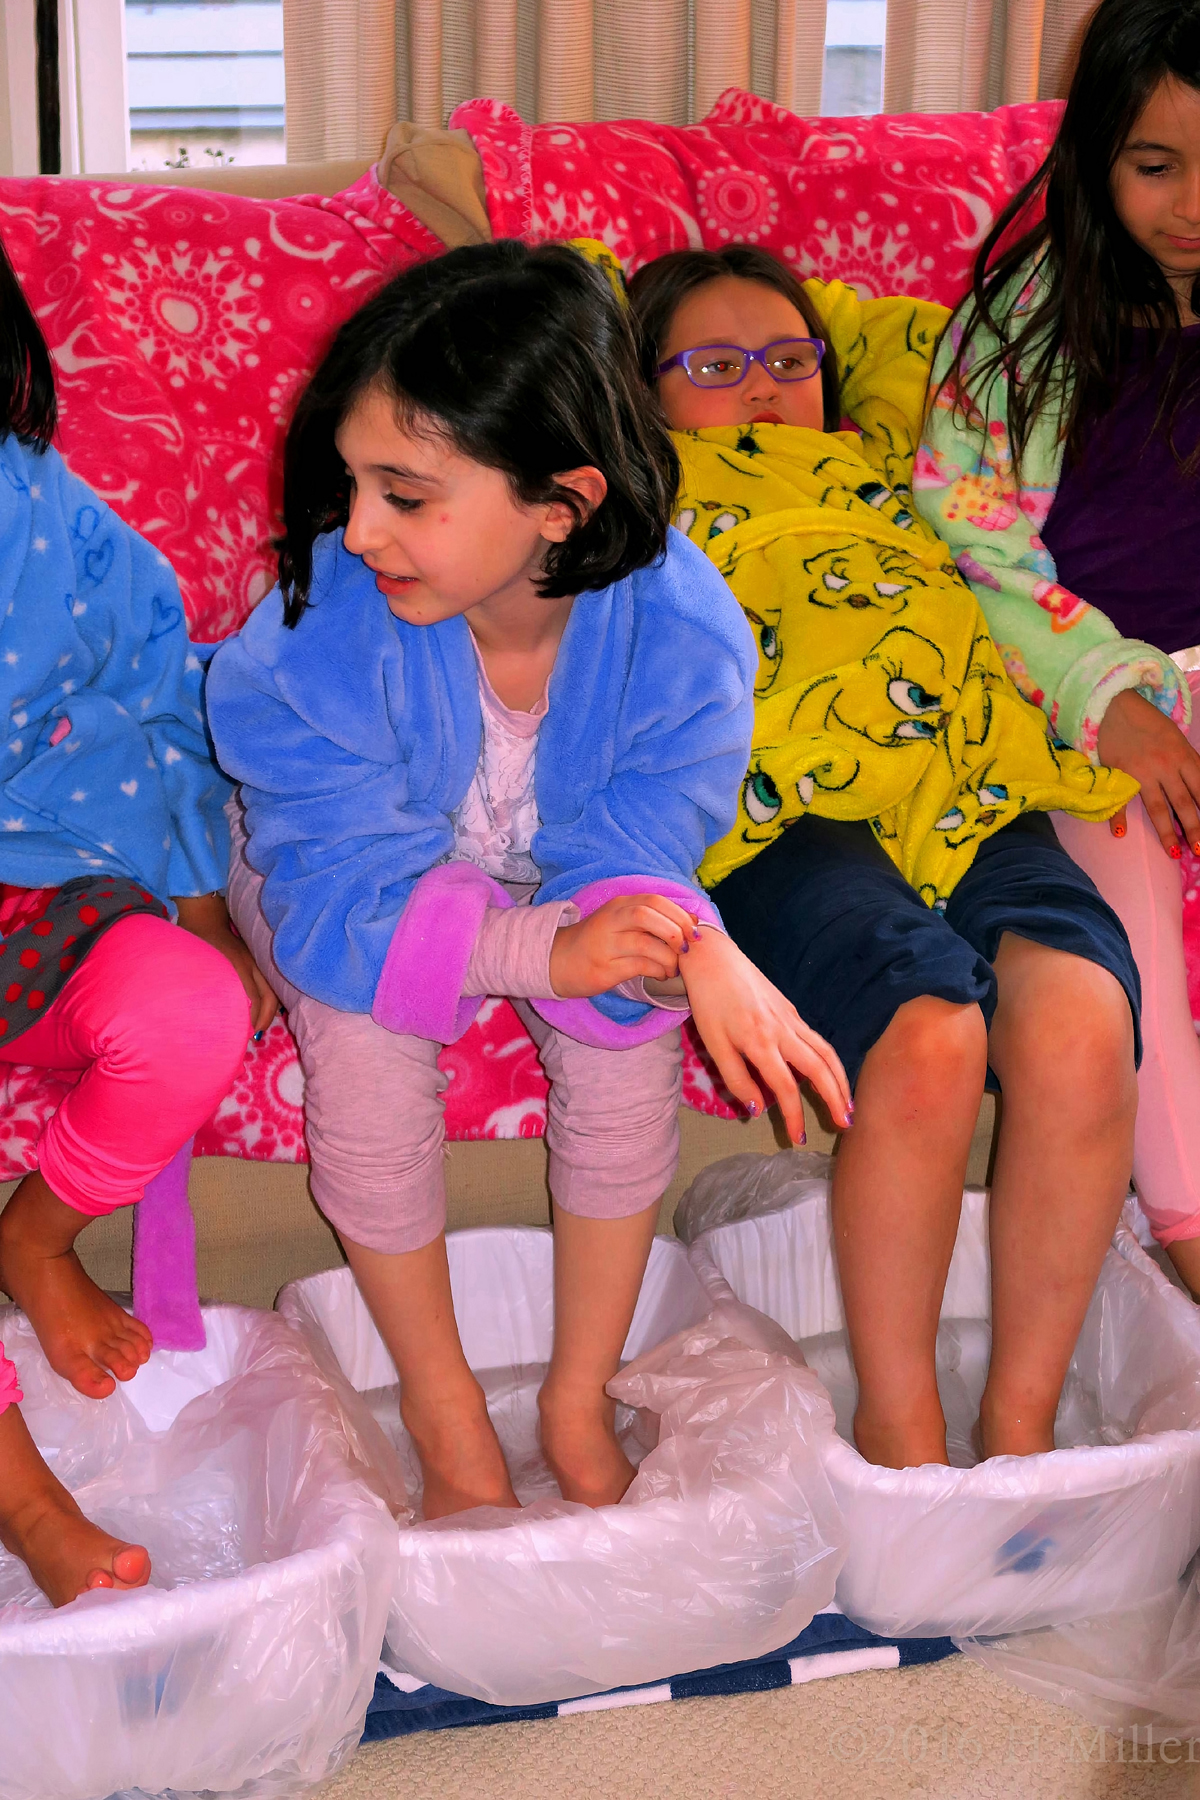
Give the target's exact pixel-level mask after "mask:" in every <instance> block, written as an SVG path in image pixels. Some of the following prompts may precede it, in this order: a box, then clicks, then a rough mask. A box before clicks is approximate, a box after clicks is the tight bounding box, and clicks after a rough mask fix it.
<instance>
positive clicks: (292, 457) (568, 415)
mask: <svg viewBox="0 0 1200 1800" xmlns="http://www.w3.org/2000/svg"><path fill="white" fill-rule="evenodd" d="M376 387H378V388H382V390H383V391H384V392H385V393H386V394H388V395H390V396H391V398H392V399H393V400H394V402H395V406H396V412H397V417H398V418H399V419H400V420H401V421H407V422H408V423H409V424H410V425H411V426H414V427H416V428H419V429H424V428H428V429H431V430H432V431H434V432H435V433H440V434H443V435H444V436H445V438H446V439H447V441H448V442H449V443H451V444H452V445H453V446H454V448H455V449H456V450H458V451H459V452H461V454H462V455H464V456H468V457H470V458H471V459H472V460H473V461H475V462H479V463H483V464H485V465H486V466H487V467H488V468H492V469H498V470H500V471H501V473H502V474H504V475H505V476H507V478H508V481H509V485H510V487H511V489H512V491H513V493H514V495H515V496H516V498H517V500H518V501H519V502H520V503H521V504H523V505H526V506H538V505H542V504H544V503H546V502H547V501H561V502H563V503H564V504H565V505H566V506H568V507H570V509H571V511H572V512H573V514H574V515H575V519H576V524H575V526H574V528H573V530H572V531H571V533H570V536H569V537H567V538H566V539H565V540H564V541H563V542H562V543H561V544H552V545H551V546H550V548H549V549H548V551H547V553H546V556H545V559H544V562H543V566H542V575H541V578H540V580H539V582H538V584H537V585H538V591H539V592H540V593H542V594H544V595H545V596H546V597H547V598H548V599H557V598H562V597H566V596H567V595H574V594H581V593H585V592H587V591H589V590H591V589H596V588H605V587H608V586H610V585H611V584H612V583H613V582H616V581H620V580H622V579H623V578H624V577H625V576H626V575H631V574H632V573H633V571H634V570H635V569H641V568H645V567H646V566H647V565H648V564H650V563H653V562H655V561H656V560H657V559H658V558H659V557H661V556H662V555H663V553H664V551H665V550H666V544H667V528H668V526H669V525H670V522H671V509H672V506H673V504H674V500H675V491H676V489H677V487H678V485H679V459H678V457H677V456H676V454H675V446H674V444H673V443H672V442H671V437H670V433H669V432H668V431H667V429H666V427H665V425H664V424H663V421H662V420H661V419H660V418H659V416H658V415H657V413H656V412H655V410H654V409H653V408H652V407H647V405H646V402H645V394H644V392H643V389H642V384H641V381H640V379H639V377H638V365H637V352H636V348H635V346H634V340H633V332H632V329H631V327H630V322H629V317H628V313H627V309H626V308H625V306H624V305H622V303H621V302H620V301H619V300H618V299H617V296H616V294H615V293H614V291H613V289H612V287H611V286H610V284H609V281H608V279H607V277H606V276H605V275H603V274H602V273H601V272H600V270H599V269H597V268H595V267H594V266H593V265H592V264H591V263H589V262H587V261H585V259H584V258H583V257H582V256H580V255H579V254H578V252H577V251H575V250H571V249H568V248H567V247H566V245H564V244H542V245H540V246H539V247H538V248H536V249H530V248H528V246H526V245H525V244H520V243H516V242H513V241H510V240H502V241H501V242H499V243H495V244H472V245H468V246H465V247H464V248H462V249H459V250H450V251H448V252H447V253H446V254H445V255H444V256H438V257H435V258H433V259H432V260H431V261H429V262H425V263H420V264H418V265H417V266H416V267H415V268H411V269H408V270H406V271H405V273H404V274H403V275H398V276H397V277H396V279H395V280H394V281H391V282H389V283H388V285H387V287H385V288H383V289H382V290H381V292H380V293H378V294H376V296H375V298H374V299H373V300H369V301H368V302H367V304H366V305H365V306H364V307H363V308H362V309H361V310H360V311H359V312H357V313H355V314H354V316H353V318H350V319H348V320H347V321H346V323H345V324H344V325H343V326H342V328H341V330H340V331H339V332H338V334H337V336H336V337H335V338H334V340H333V343H332V345H331V346H330V348H329V350H328V352H327V353H326V355H325V357H324V359H323V360H322V362H321V365H320V367H319V368H318V369H317V370H316V372H315V373H314V375H313V377H312V379H311V380H310V382H309V384H308V386H307V387H306V388H305V390H304V393H303V394H302V395H301V398H300V403H299V405H298V406H297V408H296V414H295V417H294V418H293V420H292V423H291V426H290V427H289V429H288V434H287V442H286V444H285V446H284V459H283V516H284V538H283V541H282V544H281V547H280V554H279V585H280V587H281V589H282V591H283V598H284V615H283V616H284V623H285V624H287V625H290V626H295V625H296V624H297V623H298V622H299V620H300V618H301V616H302V614H303V612H304V609H305V606H306V605H307V603H308V592H309V588H310V586H311V584H312V560H313V545H314V543H315V541H316V539H317V537H318V536H319V535H320V534H321V533H322V532H325V531H332V530H334V529H336V527H338V526H339V525H345V524H346V522H347V519H348V516H349V510H348V509H349V485H348V479H347V475H346V470H345V467H344V465H343V463H342V459H341V457H340V456H339V455H338V451H337V445H336V443H335V438H336V435H337V430H338V427H339V425H340V424H341V422H342V420H343V419H344V418H345V417H346V414H347V413H348V412H349V411H350V409H351V408H352V407H353V406H354V404H355V402H356V401H357V400H358V399H359V398H360V397H361V396H362V395H363V394H365V393H366V392H367V391H368V390H369V389H371V388H376ZM589 464H590V465H591V466H593V467H595V468H598V469H599V470H600V471H601V472H602V473H603V475H604V478H605V480H606V481H607V483H608V492H607V493H606V495H605V497H604V499H603V500H602V501H601V502H600V504H599V506H597V507H596V508H595V509H594V510H593V511H588V510H587V509H586V508H585V507H584V505H583V503H582V501H581V500H580V499H579V496H578V495H577V494H576V493H575V492H574V490H573V489H571V488H566V487H563V486H561V485H560V484H559V483H558V481H557V480H556V479H555V477H556V475H559V474H561V473H562V472H563V471H564V470H567V469H578V468H581V467H583V466H585V465H589Z"/></svg>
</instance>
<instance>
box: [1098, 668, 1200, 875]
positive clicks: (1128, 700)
mask: <svg viewBox="0 0 1200 1800" xmlns="http://www.w3.org/2000/svg"><path fill="white" fill-rule="evenodd" d="M1096 753H1097V755H1098V756H1099V758H1100V761H1101V762H1102V763H1106V764H1107V765H1108V767H1109V768H1110V769H1124V771H1125V773H1126V774H1127V775H1132V776H1133V778H1134V780H1135V781H1138V782H1140V783H1141V787H1142V801H1143V804H1144V805H1145V808H1146V811H1147V812H1148V813H1149V814H1150V820H1151V823H1152V824H1153V826H1154V829H1155V831H1157V833H1158V835H1159V837H1160V838H1161V839H1162V846H1163V849H1164V850H1165V851H1166V852H1167V854H1168V855H1169V856H1173V857H1176V858H1178V857H1179V856H1180V854H1181V853H1180V849H1179V842H1178V839H1177V838H1176V835H1175V820H1176V819H1178V820H1179V823H1180V825H1181V826H1182V827H1183V833H1184V836H1185V837H1186V838H1187V841H1188V843H1189V844H1190V845H1191V846H1192V849H1193V850H1194V851H1195V852H1196V854H1197V856H1200V756H1198V755H1197V754H1196V752H1195V751H1194V750H1193V749H1192V746H1191V745H1190V744H1189V743H1188V741H1187V738H1186V737H1185V736H1184V735H1183V732H1182V731H1180V729H1179V727H1178V725H1176V724H1174V723H1173V722H1172V720H1170V719H1168V718H1167V716H1166V714H1165V713H1160V712H1159V710H1158V708H1157V706H1152V705H1151V703H1150V701H1149V700H1147V699H1146V698H1145V696H1144V695H1143V694H1139V693H1138V692H1137V691H1136V690H1135V689H1133V688H1127V689H1126V690H1125V692H1124V693H1123V694H1118V695H1117V696H1116V698H1115V699H1114V700H1110V701H1109V704H1108V710H1107V712H1106V713H1105V715H1104V718H1103V719H1102V720H1101V722H1100V734H1099V737H1098V738H1097V741H1096ZM1109 829H1110V831H1111V832H1112V833H1113V835H1114V836H1115V837H1124V835H1125V809H1124V808H1123V807H1122V809H1121V811H1120V812H1119V813H1117V815H1116V816H1115V818H1112V819H1110V820H1109Z"/></svg>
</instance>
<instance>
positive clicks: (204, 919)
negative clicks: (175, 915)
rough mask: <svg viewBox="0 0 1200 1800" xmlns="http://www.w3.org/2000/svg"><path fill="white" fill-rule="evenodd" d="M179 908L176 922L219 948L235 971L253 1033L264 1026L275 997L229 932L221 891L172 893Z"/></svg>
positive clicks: (275, 1009) (271, 1013)
mask: <svg viewBox="0 0 1200 1800" xmlns="http://www.w3.org/2000/svg"><path fill="white" fill-rule="evenodd" d="M174 899H175V905H176V907H177V908H178V911H179V923H180V924H181V925H182V927H183V929H184V930H185V931H190V932H191V933H192V936H193V937H198V938H203V940H204V942H205V943H206V944H211V945H212V947H213V949H214V950H219V951H220V952H221V955H222V956H223V957H224V958H225V959H226V961H227V962H231V963H232V964H233V966H234V968H235V969H236V970H237V972H238V977H239V979H240V981H241V984H242V986H243V987H244V988H245V990H246V992H247V994H248V995H249V997H250V1007H251V1018H252V1019H253V1021H254V1034H255V1036H256V1037H257V1036H258V1035H259V1033H260V1032H263V1031H265V1030H266V1029H267V1026H268V1025H269V1024H270V1023H271V1020H272V1019H273V1018H274V1017H275V1014H276V1013H277V1012H278V1011H279V1001H278V1000H277V998H276V997H275V994H274V993H273V991H272V989H271V985H270V983H269V982H268V980H267V978H266V976H265V975H264V974H263V972H262V970H261V969H260V968H259V966H258V964H257V963H256V962H255V960H254V958H253V957H252V956H251V954H250V952H249V950H248V949H247V947H246V945H245V944H244V943H243V942H242V940H241V938H240V937H235V936H234V935H233V930H232V927H231V926H230V923H229V913H228V910H227V909H226V906H225V900H224V896H223V895H221V894H192V895H186V894H185V895H183V896H179V895H176V896H174Z"/></svg>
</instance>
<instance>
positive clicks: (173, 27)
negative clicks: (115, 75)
mask: <svg viewBox="0 0 1200 1800" xmlns="http://www.w3.org/2000/svg"><path fill="white" fill-rule="evenodd" d="M125 55H126V70H127V74H128V79H129V134H130V152H131V154H130V166H131V168H134V169H162V168H174V169H178V168H193V169H196V168H201V169H202V168H211V167H212V166H213V165H214V164H226V163H239V164H246V163H281V162H283V160H284V141H283V5H282V0H125Z"/></svg>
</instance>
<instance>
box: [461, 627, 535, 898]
mask: <svg viewBox="0 0 1200 1800" xmlns="http://www.w3.org/2000/svg"><path fill="white" fill-rule="evenodd" d="M471 642H472V644H473V645H474V648H475V661H476V664H477V666H478V670H479V703H480V711H481V713H482V715H483V739H482V742H481V744H480V747H479V762H478V764H477V766H476V769H475V774H474V777H473V779H472V781H471V785H470V787H469V788H468V789H467V791H466V793H465V794H464V796H463V800H462V804H461V805H460V806H459V808H458V811H457V812H456V813H455V814H454V817H453V819H452V821H451V823H452V824H453V826H454V858H453V860H454V861H455V862H470V863H474V864H475V865H476V867H477V868H480V869H483V870H484V872H485V873H486V874H488V875H491V876H492V877H493V878H494V879H495V880H496V881H503V882H519V883H521V884H522V885H526V884H528V885H530V886H532V887H537V886H538V885H539V883H540V882H541V879H542V878H541V874H540V872H539V870H538V866H537V864H536V863H535V862H534V860H533V858H532V856H531V855H530V854H529V846H530V845H531V844H532V842H533V837H534V833H535V832H536V831H537V829H538V826H539V825H540V824H541V820H540V819H539V818H538V809H537V797H536V795H535V793H534V785H533V765H534V758H535V757H536V755H537V743H538V732H539V730H540V728H541V723H542V720H543V719H544V718H545V716H546V713H547V710H548V709H549V705H550V701H549V693H548V689H549V683H547V686H546V688H545V689H543V691H542V697H541V699H540V700H539V701H538V703H537V705H536V706H535V707H534V709H533V711H532V712H517V711H515V710H514V709H513V708H512V707H510V706H505V704H504V702H503V701H502V700H501V699H499V697H498V696H497V695H496V693H495V691H494V690H493V688H492V684H491V682H490V681H489V680H488V678H487V671H486V670H485V669H484V666H483V658H482V657H481V656H480V654H479V646H478V645H477V644H475V640H474V638H472V640H471Z"/></svg>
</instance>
